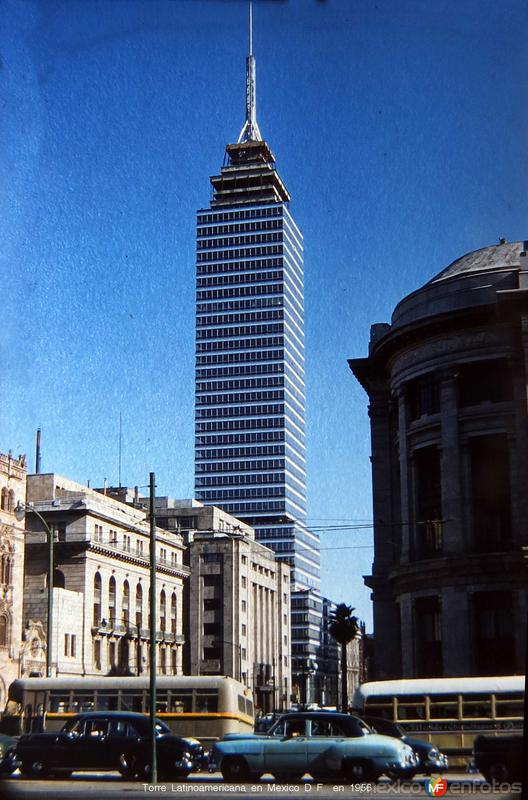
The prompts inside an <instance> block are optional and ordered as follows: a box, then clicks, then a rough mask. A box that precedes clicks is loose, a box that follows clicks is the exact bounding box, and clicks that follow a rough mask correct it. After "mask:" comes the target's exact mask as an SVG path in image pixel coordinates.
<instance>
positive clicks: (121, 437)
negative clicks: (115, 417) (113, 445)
mask: <svg viewBox="0 0 528 800" xmlns="http://www.w3.org/2000/svg"><path fill="white" fill-rule="evenodd" d="M122 423H123V418H122V414H121V412H119V488H121V450H122V445H123V424H122Z"/></svg>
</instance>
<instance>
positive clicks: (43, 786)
mask: <svg viewBox="0 0 528 800" xmlns="http://www.w3.org/2000/svg"><path fill="white" fill-rule="evenodd" d="M447 781H448V786H447V791H446V792H445V793H444V794H443V795H440V794H437V795H436V796H437V797H440V796H442V797H444V798H446V800H455V799H456V800H459V799H460V798H461V797H462V798H473V797H474V798H476V800H485V799H486V798H500V799H501V800H505V798H508V797H511V798H516V799H517V800H520V798H521V794H520V787H519V786H518V785H515V784H514V785H513V787H512V788H513V790H511V789H510V788H509V787H508V786H506V785H501V786H495V787H490V786H489V784H486V783H485V782H484V781H483V780H482V778H480V777H479V776H474V775H467V774H461V775H454V774H451V775H449V777H448V779H447ZM427 783H428V781H427V779H425V778H418V779H415V780H413V781H411V782H405V783H401V784H400V785H395V784H391V783H390V782H389V781H386V780H383V779H382V780H381V781H379V782H378V783H377V784H375V785H373V786H371V785H368V784H356V785H353V786H351V785H347V784H339V785H323V784H316V783H314V782H313V781H311V780H308V779H306V780H305V781H301V782H299V783H294V784H291V785H283V784H278V783H276V782H275V781H274V780H273V779H272V778H271V777H269V778H266V777H264V778H263V779H262V780H261V781H258V782H256V783H254V784H251V783H247V784H229V783H226V782H224V781H223V780H222V777H221V775H220V774H219V773H212V774H211V775H205V774H197V775H191V776H190V777H189V778H188V779H186V780H182V781H175V782H173V783H159V784H156V785H155V786H154V785H152V784H145V783H139V782H135V783H129V782H127V781H124V780H123V779H122V778H121V776H120V775H118V774H117V773H108V772H105V773H86V774H82V773H77V774H76V775H74V776H73V777H72V778H70V779H69V780H46V781H28V780H24V779H23V778H22V777H21V776H19V775H18V774H16V775H15V776H13V777H12V778H11V779H9V780H4V781H3V782H2V783H0V798H1V800H4V798H6V800H44V798H46V800H50V798H53V800H70V798H71V800H117V799H118V798H121V797H123V798H126V800H139V798H141V800H146V798H147V797H156V798H162V797H167V798H168V797H170V798H171V799H172V800H177V798H181V800H189V799H190V798H193V800H198V798H200V797H205V798H207V799H208V800H211V798H213V797H214V798H223V799H225V798H227V797H237V798H257V797H258V798H260V800H263V799H264V798H266V800H272V798H273V797H279V798H282V800H286V798H301V797H303V798H305V800H330V798H332V800H334V799H335V798H336V797H346V798H347V799H348V798H357V799H358V800H369V798H371V797H372V798H376V800H384V798H386V800H391V798H394V797H405V798H406V797H410V798H412V797H416V798H427V797H428V796H430V795H429V794H428V792H427V791H426V784H427ZM516 790H517V791H516Z"/></svg>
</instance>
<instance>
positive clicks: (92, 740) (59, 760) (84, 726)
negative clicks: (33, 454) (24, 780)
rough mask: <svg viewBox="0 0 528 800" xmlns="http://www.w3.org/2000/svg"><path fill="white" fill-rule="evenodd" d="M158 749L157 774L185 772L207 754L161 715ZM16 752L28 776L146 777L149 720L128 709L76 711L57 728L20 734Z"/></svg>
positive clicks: (198, 765)
mask: <svg viewBox="0 0 528 800" xmlns="http://www.w3.org/2000/svg"><path fill="white" fill-rule="evenodd" d="M156 752H157V765H158V772H159V775H160V777H162V778H166V779H168V780H173V779H176V778H182V777H186V776H187V775H188V774H189V773H190V772H191V771H192V770H193V769H199V768H201V767H202V766H204V764H205V763H206V762H207V760H208V759H207V757H206V755H205V753H204V749H203V747H202V745H201V744H200V742H198V741H197V740H196V739H186V738H182V737H180V736H174V734H172V733H171V731H170V728H168V727H167V725H165V724H164V723H163V722H160V721H159V720H157V721H156ZM16 755H17V758H18V760H19V762H20V771H21V773H22V775H24V776H25V777H28V778H45V777H46V776H48V775H50V774H57V775H61V776H62V777H66V776H69V775H71V773H72V772H76V771H79V770H82V771H85V770H98V771H105V770H118V771H119V772H120V773H121V775H123V777H125V778H128V779H131V780H134V779H140V780H145V779H148V776H149V772H150V721H149V718H148V717H147V716H145V715H144V714H135V713H132V712H117V711H114V712H96V711H92V712H89V713H85V714H76V715H75V716H74V717H72V718H71V719H70V720H68V722H67V723H66V724H65V725H64V727H63V728H62V730H61V731H59V732H58V733H57V732H54V733H34V734H26V735H24V736H21V737H20V739H19V740H18V744H17V748H16Z"/></svg>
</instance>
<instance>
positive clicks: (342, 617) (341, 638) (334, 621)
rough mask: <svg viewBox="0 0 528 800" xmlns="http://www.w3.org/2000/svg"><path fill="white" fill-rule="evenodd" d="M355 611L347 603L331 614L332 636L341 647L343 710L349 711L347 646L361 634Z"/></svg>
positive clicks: (340, 605) (344, 711)
mask: <svg viewBox="0 0 528 800" xmlns="http://www.w3.org/2000/svg"><path fill="white" fill-rule="evenodd" d="M353 611H354V609H353V608H352V606H347V604H346V603H339V605H338V606H336V608H335V609H334V611H332V613H331V614H330V628H329V630H330V635H331V636H332V637H333V638H334V639H335V640H336V642H338V644H340V645H341V710H342V711H343V713H345V714H346V712H347V710H348V689H347V645H348V643H349V642H351V641H352V639H355V638H356V636H357V635H358V633H359V625H358V619H357V617H354V616H352V612H353Z"/></svg>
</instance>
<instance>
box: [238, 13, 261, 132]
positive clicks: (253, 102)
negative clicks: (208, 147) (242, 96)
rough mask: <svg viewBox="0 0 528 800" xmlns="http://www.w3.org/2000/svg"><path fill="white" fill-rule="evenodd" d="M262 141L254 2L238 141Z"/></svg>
mask: <svg viewBox="0 0 528 800" xmlns="http://www.w3.org/2000/svg"><path fill="white" fill-rule="evenodd" d="M248 141H249V142H261V141H262V135H261V133H260V130H259V126H258V124H257V70H256V63H255V57H254V55H253V4H252V3H250V4H249V52H248V56H247V58H246V121H245V123H244V127H243V128H242V130H241V131H240V136H239V137H238V142H239V143H240V142H248Z"/></svg>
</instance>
